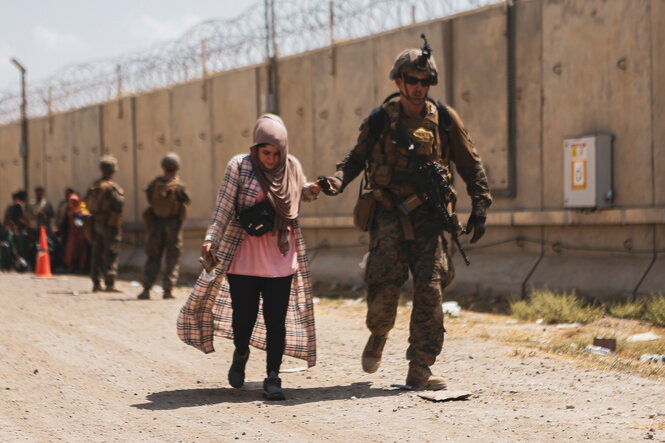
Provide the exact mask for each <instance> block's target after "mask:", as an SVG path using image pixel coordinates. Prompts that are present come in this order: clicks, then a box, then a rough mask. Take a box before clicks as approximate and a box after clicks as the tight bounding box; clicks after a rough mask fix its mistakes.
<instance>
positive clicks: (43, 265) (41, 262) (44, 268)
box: [35, 226, 51, 277]
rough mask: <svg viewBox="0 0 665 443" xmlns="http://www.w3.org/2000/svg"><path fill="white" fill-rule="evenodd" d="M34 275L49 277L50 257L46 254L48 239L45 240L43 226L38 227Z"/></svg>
mask: <svg viewBox="0 0 665 443" xmlns="http://www.w3.org/2000/svg"><path fill="white" fill-rule="evenodd" d="M35 277H51V258H50V257H49V255H48V240H46V228H45V227H44V226H42V227H40V228H39V251H37V265H36V266H35Z"/></svg>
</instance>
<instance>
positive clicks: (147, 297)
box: [136, 289, 150, 300]
mask: <svg viewBox="0 0 665 443" xmlns="http://www.w3.org/2000/svg"><path fill="white" fill-rule="evenodd" d="M136 298H138V299H139V300H150V289H143V291H142V292H141V293H140V294H139V296H138V297H136Z"/></svg>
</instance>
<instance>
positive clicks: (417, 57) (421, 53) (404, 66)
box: [390, 34, 439, 85]
mask: <svg viewBox="0 0 665 443" xmlns="http://www.w3.org/2000/svg"><path fill="white" fill-rule="evenodd" d="M420 38H422V39H423V40H425V43H424V44H423V47H422V48H420V49H417V48H410V49H405V50H404V51H402V52H400V53H399V54H398V55H397V57H396V58H395V61H394V62H393V67H392V69H391V70H390V80H395V79H396V78H399V77H402V76H403V75H404V74H406V73H407V72H422V73H424V74H428V75H429V77H430V79H431V84H432V85H436V84H437V83H438V81H439V79H438V74H439V72H438V70H437V69H436V63H435V62H434V56H432V48H431V47H430V45H429V43H427V39H426V38H425V34H421V35H420Z"/></svg>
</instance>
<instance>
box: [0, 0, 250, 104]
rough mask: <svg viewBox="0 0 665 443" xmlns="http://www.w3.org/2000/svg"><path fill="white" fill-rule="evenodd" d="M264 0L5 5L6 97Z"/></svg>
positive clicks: (4, 0) (0, 11) (1, 19)
mask: <svg viewBox="0 0 665 443" xmlns="http://www.w3.org/2000/svg"><path fill="white" fill-rule="evenodd" d="M257 3H260V4H262V3H263V2H262V0H250V1H238V0H0V92H3V91H6V90H8V89H11V88H14V87H18V85H19V84H20V83H19V82H20V76H19V75H20V74H19V71H18V69H17V68H16V67H15V66H14V65H13V64H11V63H10V59H11V58H12V57H16V58H17V59H18V60H19V61H20V62H21V63H22V64H23V66H25V67H26V69H27V70H28V82H30V81H39V80H43V79H46V78H48V77H50V76H51V75H53V74H54V73H55V72H56V71H58V70H59V68H62V67H64V66H66V65H69V64H72V63H86V62H90V61H93V60H97V59H105V58H109V57H114V56H118V55H121V54H125V53H131V52H133V51H136V50H141V49H145V48H147V47H150V46H152V45H153V44H155V43H157V42H161V41H167V40H172V39H176V38H178V37H179V36H181V35H182V34H184V33H185V32H186V31H187V30H188V29H190V28H191V27H192V26H194V25H196V24H197V23H200V22H202V21H206V20H210V19H230V18H234V17H237V16H238V15H240V14H241V13H242V12H243V11H245V9H246V8H248V7H250V6H251V5H253V4H257Z"/></svg>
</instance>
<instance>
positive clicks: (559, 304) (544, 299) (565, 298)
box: [510, 289, 602, 324]
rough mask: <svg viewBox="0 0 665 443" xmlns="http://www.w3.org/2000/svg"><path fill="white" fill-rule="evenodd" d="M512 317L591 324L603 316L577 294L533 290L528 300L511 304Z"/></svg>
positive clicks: (548, 321)
mask: <svg viewBox="0 0 665 443" xmlns="http://www.w3.org/2000/svg"><path fill="white" fill-rule="evenodd" d="M510 311H511V313H512V315H514V316H515V317H517V318H519V319H521V320H537V319H541V318H542V319H543V322H544V323H546V324H552V323H575V322H577V323H590V322H592V321H594V320H596V319H598V318H599V317H600V316H601V314H602V313H601V311H600V309H598V308H594V307H592V306H587V305H585V304H584V303H583V301H582V300H581V299H580V298H579V297H577V295H575V293H574V292H573V293H570V294H568V293H562V294H557V293H555V292H552V291H548V290H546V289H538V290H533V291H531V293H530V294H529V297H528V298H527V299H526V300H519V301H516V302H513V303H511V304H510Z"/></svg>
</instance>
